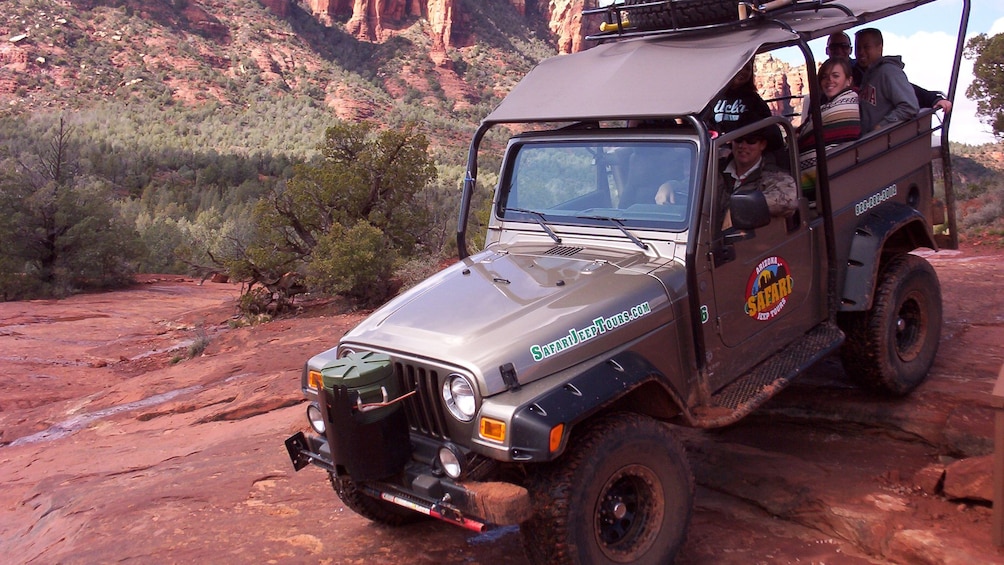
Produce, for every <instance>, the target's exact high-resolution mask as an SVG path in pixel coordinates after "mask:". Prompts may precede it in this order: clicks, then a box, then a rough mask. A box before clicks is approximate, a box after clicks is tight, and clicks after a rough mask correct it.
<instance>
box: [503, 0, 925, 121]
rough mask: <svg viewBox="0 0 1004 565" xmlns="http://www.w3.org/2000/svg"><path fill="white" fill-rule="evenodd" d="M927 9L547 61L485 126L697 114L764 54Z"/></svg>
mask: <svg viewBox="0 0 1004 565" xmlns="http://www.w3.org/2000/svg"><path fill="white" fill-rule="evenodd" d="M932 1H933V0H910V1H903V0H842V1H841V0H836V1H830V0H827V1H823V2H821V3H820V4H819V9H818V10H816V11H794V12H788V13H783V14H780V15H779V16H778V17H777V20H779V21H780V22H782V24H783V25H787V26H790V28H791V29H790V30H789V29H784V27H782V26H778V25H769V24H767V23H766V21H765V20H763V19H760V20H749V21H750V25H749V26H743V27H737V28H735V29H734V30H730V31H722V30H716V31H715V32H714V33H707V34H700V35H697V34H694V33H677V34H673V35H666V36H657V37H649V38H637V39H628V40H622V41H614V42H610V43H605V44H602V45H598V46H596V47H593V48H591V49H587V50H585V51H582V52H579V53H574V54H571V55H560V56H557V57H552V58H550V59H547V60H545V61H543V62H541V63H540V64H539V65H538V66H537V67H536V68H534V69H533V70H532V71H530V73H528V74H527V75H526V77H524V78H523V80H522V81H520V83H519V84H517V85H516V87H515V88H513V90H512V92H510V93H509V95H508V96H507V97H506V98H505V100H503V101H502V103H501V104H500V105H499V106H498V108H496V109H495V111H493V112H492V113H491V114H489V115H488V117H487V118H485V120H484V122H485V123H503V122H532V121H550V122H555V121H590V120H602V119H634V118H637V119H642V118H649V117H655V116H682V115H687V114H696V113H699V112H700V111H701V110H703V109H704V107H705V106H706V105H707V104H708V102H709V101H710V100H712V99H713V98H714V97H715V96H716V95H717V94H718V93H719V91H721V90H722V89H723V88H724V87H725V85H726V84H727V83H728V81H729V80H730V79H731V78H732V76H733V75H735V73H736V72H737V71H738V70H739V69H740V67H742V65H743V64H744V63H746V61H748V60H749V59H750V58H751V57H752V56H753V55H755V54H756V53H757V52H758V51H760V50H761V48H762V47H764V46H771V47H781V46H785V45H791V44H794V43H796V42H797V41H798V40H799V36H801V39H803V40H805V41H809V40H811V39H815V38H818V37H825V36H826V35H829V34H830V33H833V32H835V31H839V30H842V29H846V28H848V27H853V26H856V25H861V24H864V23H867V22H870V21H873V20H876V19H879V18H882V17H886V16H889V15H892V14H896V13H899V12H902V11H906V10H909V9H911V8H914V7H917V6H920V5H923V4H928V3H930V2H932ZM837 6H842V7H844V8H846V9H847V10H849V11H850V12H851V13H853V14H854V16H855V17H851V16H848V15H847V14H846V13H845V12H844V11H843V10H841V9H838V8H837ZM793 32H795V33H793Z"/></svg>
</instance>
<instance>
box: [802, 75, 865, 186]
mask: <svg viewBox="0 0 1004 565" xmlns="http://www.w3.org/2000/svg"><path fill="white" fill-rule="evenodd" d="M817 76H818V78H819V86H820V90H822V97H821V99H820V106H819V111H820V113H821V114H822V119H823V121H822V124H823V143H824V144H825V145H826V147H832V146H833V145H836V144H838V143H845V142H847V141H854V140H855V139H857V138H858V137H859V136H860V135H861V114H860V110H859V108H858V93H857V92H855V91H854V88H853V87H852V84H851V64H850V62H849V61H848V60H847V59H846V58H843V57H834V58H830V59H827V60H826V61H824V62H823V64H822V65H821V66H820V67H819V73H818V75H817ZM798 151H799V153H800V155H799V162H800V164H801V167H800V168H801V171H802V178H801V185H802V191H803V192H806V193H808V195H809V196H810V197H811V193H812V191H813V190H814V189H815V186H816V133H815V131H813V129H812V122H811V121H805V122H804V123H802V125H801V126H799V128H798Z"/></svg>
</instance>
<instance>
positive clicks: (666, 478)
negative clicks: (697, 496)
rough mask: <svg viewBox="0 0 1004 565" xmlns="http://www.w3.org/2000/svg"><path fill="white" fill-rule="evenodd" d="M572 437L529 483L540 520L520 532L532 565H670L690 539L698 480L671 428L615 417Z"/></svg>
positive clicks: (638, 417) (623, 415)
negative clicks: (689, 530)
mask: <svg viewBox="0 0 1004 565" xmlns="http://www.w3.org/2000/svg"><path fill="white" fill-rule="evenodd" d="M585 426H586V427H585V428H584V429H583V430H581V431H580V432H579V433H577V434H576V435H575V436H573V438H572V440H571V442H572V443H571V444H570V445H569V448H568V451H567V452H566V453H565V454H564V455H563V456H562V457H561V458H560V459H559V460H557V461H556V462H554V463H553V464H550V465H549V466H548V467H547V468H543V469H540V471H538V472H537V473H535V474H534V476H533V477H532V478H531V481H530V482H531V484H530V492H531V496H532V497H533V504H534V510H535V513H534V517H533V518H531V519H530V520H528V521H527V522H524V523H523V524H522V525H521V526H520V532H521V535H522V539H523V547H524V550H525V551H526V554H527V556H528V557H529V558H530V562H531V563H536V564H538V565H542V564H545V563H548V564H551V563H555V564H567V565H572V564H576V565H585V564H601V563H636V564H643V565H665V564H666V563H672V561H673V558H674V556H675V555H676V553H677V551H678V550H679V549H680V547H681V546H682V545H683V542H684V541H685V539H686V533H687V527H688V526H689V523H690V515H691V511H692V509H693V503H694V478H693V474H692V473H691V471H690V466H689V465H688V463H687V458H686V453H685V452H684V450H683V447H682V446H681V445H680V443H679V441H677V439H676V438H675V437H673V435H672V432H671V431H670V428H669V426H667V425H666V424H663V423H660V422H658V421H656V420H653V419H651V418H647V417H644V416H641V415H638V414H628V413H621V414H613V415H611V416H607V417H604V418H601V419H599V420H596V421H594V422H591V423H589V424H586V425H585Z"/></svg>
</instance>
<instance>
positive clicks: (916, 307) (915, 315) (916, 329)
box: [894, 293, 927, 363]
mask: <svg viewBox="0 0 1004 565" xmlns="http://www.w3.org/2000/svg"><path fill="white" fill-rule="evenodd" d="M926 324H927V320H926V314H925V312H924V308H923V299H922V298H921V297H919V296H916V293H912V294H910V295H909V296H907V297H906V299H905V300H903V302H902V303H901V304H900V307H899V310H898V311H897V312H896V320H895V322H894V329H895V335H894V339H895V341H896V355H898V356H899V358H900V359H901V360H902V361H904V362H907V363H909V362H910V361H913V360H914V359H916V358H917V357H918V356H919V355H920V352H921V350H922V349H923V347H924V335H925V332H926V328H927V326H926Z"/></svg>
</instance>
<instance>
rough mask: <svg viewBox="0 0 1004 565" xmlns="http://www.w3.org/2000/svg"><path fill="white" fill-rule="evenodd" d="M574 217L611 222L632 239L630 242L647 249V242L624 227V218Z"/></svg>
mask: <svg viewBox="0 0 1004 565" xmlns="http://www.w3.org/2000/svg"><path fill="white" fill-rule="evenodd" d="M576 218H578V219H580V220H605V221H607V222H610V223H611V224H613V225H614V226H616V227H617V229H619V230H621V233H623V234H624V235H626V236H627V238H628V239H630V240H631V241H632V243H634V244H635V245H637V246H638V247H641V248H642V249H648V244H647V243H645V242H644V241H642V240H640V239H638V236H636V235H635V234H633V233H631V232H629V231H628V229H627V228H625V227H624V220H621V219H619V218H612V217H610V216H576Z"/></svg>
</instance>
